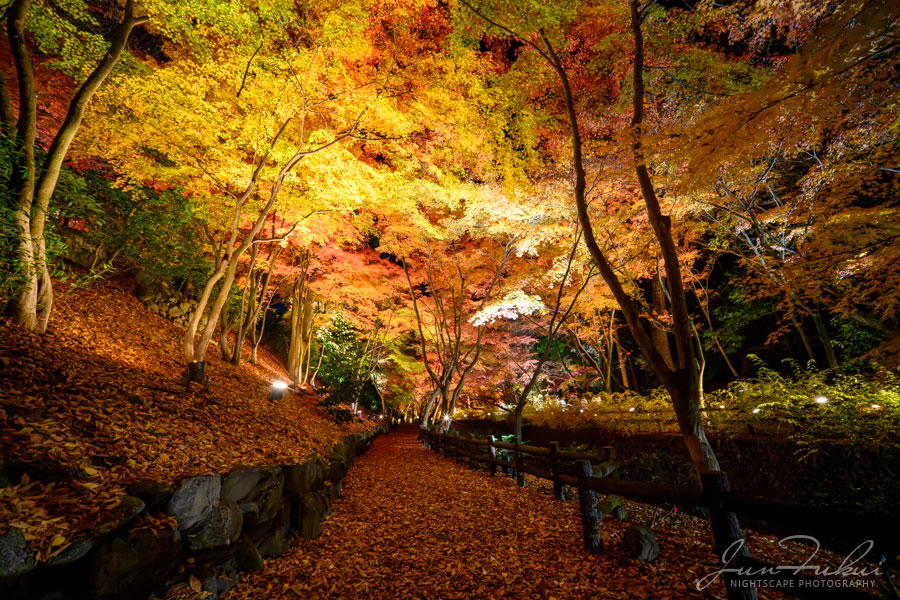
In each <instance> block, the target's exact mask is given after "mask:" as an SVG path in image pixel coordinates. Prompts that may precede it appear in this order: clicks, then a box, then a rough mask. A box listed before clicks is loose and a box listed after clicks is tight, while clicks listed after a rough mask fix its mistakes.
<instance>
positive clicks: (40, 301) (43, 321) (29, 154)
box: [0, 0, 147, 333]
mask: <svg viewBox="0 0 900 600" xmlns="http://www.w3.org/2000/svg"><path fill="white" fill-rule="evenodd" d="M31 7H32V5H31V1H30V0H14V1H13V2H12V3H11V4H10V5H9V6H8V7H7V8H6V12H5V18H6V26H7V36H8V38H9V44H10V48H11V49H12V54H13V58H14V61H15V66H16V79H17V84H18V86H17V87H18V104H19V106H18V114H16V112H15V111H14V108H13V102H12V97H13V96H12V94H11V92H10V89H9V87H8V85H9V84H8V83H7V81H6V77H5V74H4V73H3V71H2V70H0V78H2V79H0V118H2V121H3V131H4V134H5V135H7V136H9V137H12V138H13V139H14V140H15V149H16V156H17V162H18V165H17V172H16V173H15V180H14V184H13V188H14V189H13V193H14V195H15V198H10V202H12V203H14V206H13V209H14V212H15V222H16V226H17V227H18V235H19V243H18V249H17V254H18V262H19V267H20V270H21V272H22V275H23V280H24V284H23V287H22V290H21V292H20V293H19V295H18V298H17V299H16V301H15V302H14V303H13V307H12V310H13V313H14V317H15V321H16V322H17V323H18V324H20V325H22V326H24V327H25V328H27V329H28V330H29V331H32V332H34V333H44V332H45V331H46V330H47V322H48V321H49V319H50V311H51V309H52V307H53V283H52V281H51V279H50V270H49V267H48V264H47V241H46V237H45V230H46V226H47V216H48V212H49V206H50V198H51V196H52V195H53V191H54V189H55V188H56V184H57V182H58V180H59V176H60V170H61V169H62V166H63V161H64V160H65V159H66V155H67V153H68V151H69V146H70V145H71V144H72V141H73V140H74V139H75V136H76V134H77V133H78V129H79V127H80V126H81V121H82V119H83V118H84V114H85V111H86V110H87V107H88V103H89V102H90V101H91V99H92V98H93V96H94V94H95V93H96V92H97V90H98V89H99V88H100V86H101V85H102V84H103V82H104V81H105V80H106V79H107V77H109V75H110V73H111V72H112V71H113V69H114V68H115V66H116V64H117V63H118V62H119V60H120V58H121V57H122V55H123V53H124V52H125V46H126V43H127V42H128V38H129V36H130V35H131V32H132V30H133V29H134V28H135V27H136V26H138V25H140V24H142V23H144V22H146V21H147V18H146V17H142V16H137V15H135V14H134V11H135V9H134V2H133V0H128V1H127V2H126V4H125V9H124V12H123V14H122V16H121V19H120V21H119V24H118V25H117V26H116V28H115V30H114V31H113V32H112V35H111V36H110V39H109V41H108V46H107V48H106V49H105V54H104V55H103V57H102V59H100V61H99V62H98V63H97V64H96V66H95V67H94V68H93V70H92V71H91V72H90V74H89V75H88V77H87V78H86V79H85V80H84V82H83V83H82V84H81V85H80V86H79V87H78V89H77V91H76V92H75V95H74V97H73V98H72V100H71V101H70V102H69V105H68V110H67V112H66V117H65V120H64V121H63V123H62V126H61V127H60V128H59V130H58V131H57V132H56V135H55V136H54V137H53V141H52V142H51V143H50V147H49V148H48V149H47V152H46V155H45V156H44V157H43V160H39V159H38V158H37V157H36V155H35V136H36V134H37V124H36V118H37V101H36V95H37V89H36V87H35V76H34V67H33V65H32V58H31V51H30V50H29V43H28V40H27V35H26V20H27V19H28V16H29V10H30V9H31ZM81 8H82V10H83V7H81ZM43 24H44V25H46V22H44V23H43ZM39 33H40V34H41V35H44V36H46V35H48V34H50V35H52V32H48V31H41V32H39ZM55 33H56V34H57V35H63V36H65V35H67V34H69V32H66V31H62V32H55Z"/></svg>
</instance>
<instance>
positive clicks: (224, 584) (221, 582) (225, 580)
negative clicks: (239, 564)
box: [216, 576, 237, 594]
mask: <svg viewBox="0 0 900 600" xmlns="http://www.w3.org/2000/svg"><path fill="white" fill-rule="evenodd" d="M216 584H217V585H218V593H219V594H224V593H225V592H227V591H229V590H230V589H231V588H233V587H234V586H235V585H237V582H236V581H235V580H234V579H232V578H231V577H228V576H219V577H217V578H216Z"/></svg>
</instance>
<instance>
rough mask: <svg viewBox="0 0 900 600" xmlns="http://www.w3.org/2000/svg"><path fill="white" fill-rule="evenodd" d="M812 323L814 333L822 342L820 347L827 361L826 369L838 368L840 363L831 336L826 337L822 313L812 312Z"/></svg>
mask: <svg viewBox="0 0 900 600" xmlns="http://www.w3.org/2000/svg"><path fill="white" fill-rule="evenodd" d="M813 322H814V323H815V324H816V333H818V334H819V339H820V340H821V341H822V347H823V348H824V349H825V360H827V361H828V368H829V369H838V368H840V366H841V363H840V361H838V359H837V355H836V354H835V353H834V345H833V344H832V343H831V336H830V335H828V329H827V328H826V327H825V320H824V319H823V318H822V313H820V312H819V311H818V310H816V311H814V312H813Z"/></svg>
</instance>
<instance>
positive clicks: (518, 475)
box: [514, 440, 525, 487]
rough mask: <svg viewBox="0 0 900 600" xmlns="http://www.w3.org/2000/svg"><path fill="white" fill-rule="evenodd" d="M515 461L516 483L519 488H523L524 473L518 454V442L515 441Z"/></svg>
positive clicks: (520, 456)
mask: <svg viewBox="0 0 900 600" xmlns="http://www.w3.org/2000/svg"><path fill="white" fill-rule="evenodd" d="M514 452H515V459H516V483H517V484H518V485H519V487H525V473H523V472H522V453H521V452H519V440H516V449H515V450H514Z"/></svg>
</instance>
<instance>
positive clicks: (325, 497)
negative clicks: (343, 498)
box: [318, 490, 334, 519]
mask: <svg viewBox="0 0 900 600" xmlns="http://www.w3.org/2000/svg"><path fill="white" fill-rule="evenodd" d="M318 494H319V495H320V496H321V497H322V502H323V503H324V505H325V513H324V514H323V515H322V518H323V519H324V518H325V517H327V516H328V515H330V514H331V513H333V512H334V511H333V510H332V509H331V492H330V491H329V490H320V491H319V492H318Z"/></svg>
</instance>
